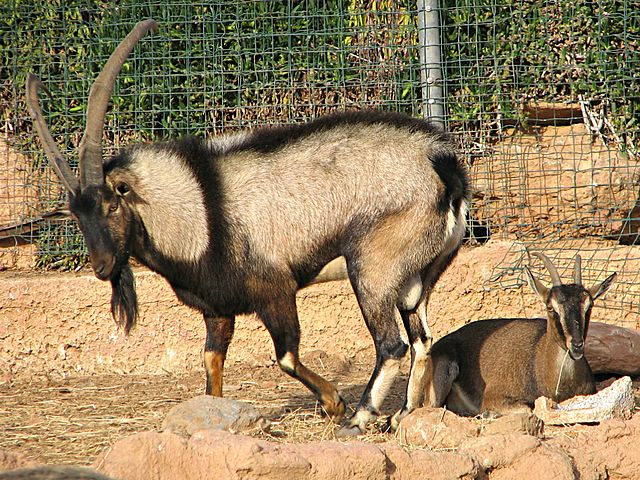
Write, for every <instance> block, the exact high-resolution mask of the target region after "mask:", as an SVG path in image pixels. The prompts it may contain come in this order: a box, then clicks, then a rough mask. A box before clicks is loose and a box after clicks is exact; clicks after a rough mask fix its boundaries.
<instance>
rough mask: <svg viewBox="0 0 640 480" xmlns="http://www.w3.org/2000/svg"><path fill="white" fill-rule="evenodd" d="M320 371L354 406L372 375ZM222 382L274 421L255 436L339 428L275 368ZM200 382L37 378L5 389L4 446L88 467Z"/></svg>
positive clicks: (0, 420) (311, 436) (197, 378)
mask: <svg viewBox="0 0 640 480" xmlns="http://www.w3.org/2000/svg"><path fill="white" fill-rule="evenodd" d="M322 373H323V374H324V375H326V377H327V378H328V379H330V380H332V381H334V382H335V383H336V384H337V385H338V388H339V390H340V391H341V393H342V394H343V396H344V397H345V400H346V401H347V403H348V404H349V405H350V406H352V407H353V406H354V405H355V404H356V402H357V399H358V397H359V395H360V394H361V392H362V389H363V385H364V384H365V383H366V381H368V376H369V374H370V370H369V367H365V366H354V367H352V368H351V369H349V372H345V373H344V374H342V375H340V376H334V377H332V376H331V375H330V374H329V373H327V372H322ZM249 379H250V380H249ZM347 379H348V380H349V382H350V383H349V384H348V385H345V384H344V383H343V381H344V380H347ZM225 381H226V384H225V395H226V396H227V397H230V398H233V399H237V400H243V401H246V402H248V403H251V404H252V405H254V406H256V407H257V408H259V409H260V411H261V412H262V413H263V415H264V416H265V417H266V418H268V419H269V420H270V422H271V428H270V430H269V431H268V432H257V433H255V435H256V436H257V437H259V438H264V439H268V440H270V441H277V442H289V443H292V442H309V441H318V440H333V439H335V434H334V432H335V429H336V426H335V424H333V423H331V422H328V421H326V420H325V419H324V418H323V417H322V416H321V414H320V409H319V407H318V405H317V404H316V402H315V399H314V398H313V397H312V396H311V394H310V393H308V392H307V390H306V389H305V388H304V387H303V386H302V385H300V384H299V383H298V382H297V381H295V380H292V379H289V377H287V376H286V375H284V374H283V373H282V372H280V370H279V369H278V368H277V367H255V368H253V369H247V368H246V367H245V368H244V369H239V368H233V367H232V368H230V369H228V371H227V372H226V374H225ZM398 383H400V384H399V385H398V386H397V388H398V391H397V395H393V397H394V398H392V399H391V400H390V401H388V402H387V403H388V404H389V405H388V409H389V411H391V410H393V409H394V408H397V407H398V406H399V404H398V399H399V398H401V395H400V393H401V391H402V388H403V385H401V383H402V382H398ZM203 385H204V378H203V373H202V372H197V373H194V374H191V375H187V376H180V377H178V376H169V375H162V376H117V375H113V376H95V377H81V378H69V379H66V380H45V379H38V378H36V379H33V380H31V381H14V382H12V383H10V384H4V385H0V432H2V433H1V434H0V449H7V450H10V451H13V452H17V453H22V454H23V455H26V456H27V457H28V458H30V459H32V460H35V461H37V462H41V463H48V464H73V465H88V464H91V463H92V462H93V461H94V460H95V458H96V457H97V455H99V454H100V452H101V451H102V450H103V449H105V448H106V447H107V446H109V445H111V444H113V443H114V442H117V441H118V440H120V439H122V438H124V437H126V436H129V435H132V434H134V433H136V432H141V431H145V430H160V428H161V425H162V421H163V419H164V417H165V416H166V414H167V413H168V411H169V410H170V409H171V407H172V406H174V405H176V404H178V403H180V402H183V401H185V400H187V399H189V398H191V397H194V396H196V395H200V394H201V393H203ZM394 400H395V403H394ZM382 427H383V423H382V420H381V421H380V423H378V424H374V425H373V426H371V427H370V429H369V430H368V431H367V433H366V435H364V436H363V438H362V440H364V441H369V442H380V441H384V440H387V439H389V438H390V434H386V433H381V429H382Z"/></svg>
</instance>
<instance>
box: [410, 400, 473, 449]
mask: <svg viewBox="0 0 640 480" xmlns="http://www.w3.org/2000/svg"><path fill="white" fill-rule="evenodd" d="M397 434H398V438H399V439H400V441H401V442H402V443H403V444H405V445H410V446H412V447H430V448H456V447H458V446H459V445H460V444H461V443H462V442H463V441H465V440H467V439H469V438H475V437H477V436H478V427H477V426H476V425H474V424H473V423H472V422H471V421H469V419H466V418H463V417H459V416H458V415H456V414H455V413H453V412H450V411H448V410H445V409H444V408H429V407H425V408H419V409H417V410H414V411H413V412H411V413H410V414H409V415H407V416H406V417H404V418H403V419H402V421H401V422H400V425H399V426H398V432H397Z"/></svg>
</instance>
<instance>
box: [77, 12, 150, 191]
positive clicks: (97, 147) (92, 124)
mask: <svg viewBox="0 0 640 480" xmlns="http://www.w3.org/2000/svg"><path fill="white" fill-rule="evenodd" d="M157 28H158V24H157V23H156V22H155V21H153V20H144V21H141V22H138V23H137V24H136V26H135V27H134V28H133V30H131V32H129V35H127V36H126V37H125V38H124V40H122V42H121V43H120V45H118V47H117V48H116V49H115V50H114V52H113V53H112V54H111V56H110V57H109V60H107V63H106V65H105V66H104V68H103V69H102V72H100V75H98V78H96V79H95V81H94V82H93V85H92V86H91V92H90V94H89V101H88V103H87V125H86V128H85V131H84V135H83V136H82V140H81V141H80V148H79V153H78V155H79V159H80V187H81V188H85V187H86V186H88V185H102V184H103V183H104V175H103V171H102V133H103V131H104V117H105V114H106V113H107V106H108V104H109V99H110V98H111V92H112V90H113V85H114V83H115V81H116V77H117V76H118V74H119V73H120V69H121V68H122V65H123V64H124V62H125V60H126V59H127V57H128V56H129V54H130V53H131V51H132V50H133V47H134V46H135V45H136V43H138V42H139V41H140V39H141V38H142V37H143V36H144V35H145V34H146V33H147V32H149V31H150V30H153V31H154V32H155V31H156V30H157Z"/></svg>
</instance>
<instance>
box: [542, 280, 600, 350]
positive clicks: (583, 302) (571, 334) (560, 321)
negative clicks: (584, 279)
mask: <svg viewBox="0 0 640 480" xmlns="http://www.w3.org/2000/svg"><path fill="white" fill-rule="evenodd" d="M592 306H593V299H592V297H591V294H590V293H589V291H587V290H586V289H585V288H584V287H582V286H581V285H575V284H570V285H561V286H556V287H553V288H552V289H551V290H550V291H549V296H548V299H547V310H548V313H549V316H550V318H549V320H550V321H552V322H553V324H554V327H555V329H556V331H557V338H558V341H559V342H561V346H562V348H563V349H564V350H566V351H568V352H569V355H570V356H571V358H573V359H574V360H580V359H581V358H582V357H583V356H584V342H585V339H586V336H587V328H588V325H589V318H590V316H591V308H592Z"/></svg>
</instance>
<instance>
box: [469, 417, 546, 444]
mask: <svg viewBox="0 0 640 480" xmlns="http://www.w3.org/2000/svg"><path fill="white" fill-rule="evenodd" d="M481 433H482V435H496V434H511V433H526V434H527V435H532V436H534V437H540V438H542V436H543V434H544V422H543V421H542V420H540V418H538V417H537V416H536V415H534V414H532V413H512V414H509V415H504V416H502V417H498V418H496V419H493V420H489V421H487V422H486V423H485V424H484V425H483V426H482V430H481Z"/></svg>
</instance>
